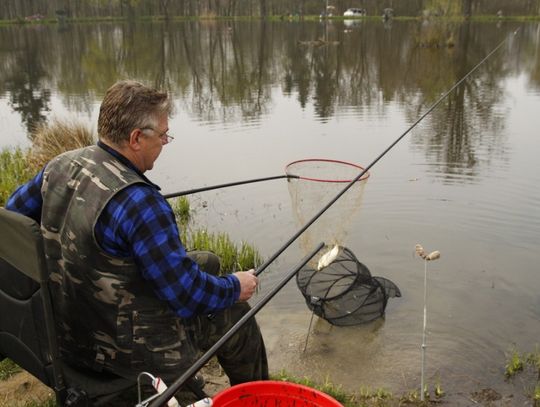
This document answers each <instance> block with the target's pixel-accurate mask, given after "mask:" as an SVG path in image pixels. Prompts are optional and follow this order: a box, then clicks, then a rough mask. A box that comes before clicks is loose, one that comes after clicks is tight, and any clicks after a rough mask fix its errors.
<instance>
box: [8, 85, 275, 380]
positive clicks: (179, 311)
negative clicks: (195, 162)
mask: <svg viewBox="0 0 540 407" xmlns="http://www.w3.org/2000/svg"><path fill="white" fill-rule="evenodd" d="M171 112H172V101H171V100H170V99H169V98H168V95H167V94H166V93H164V92H160V91H158V90H155V89H151V88H149V87H146V86H144V85H142V84H140V83H138V82H135V81H129V80H127V81H120V82H117V83H116V84H114V85H113V86H112V87H111V88H109V89H108V90H107V92H106V94H105V97H104V99H103V102H102V104H101V107H100V111H99V118H98V136H99V141H98V143H97V145H94V146H89V147H85V148H82V149H78V150H74V151H69V152H67V153H64V154H61V155H59V156H57V157H55V158H54V159H52V160H51V161H50V162H49V163H47V164H46V165H45V167H44V168H43V169H42V170H41V171H40V172H39V173H38V174H37V175H36V176H35V177H34V178H33V179H32V180H30V181H29V182H28V183H26V184H24V185H22V186H20V187H19V188H18V189H17V190H16V191H15V192H14V193H13V194H12V195H11V197H10V198H9V200H8V202H7V205H6V208H7V209H9V210H12V211H16V212H19V213H21V214H23V215H26V216H29V217H31V218H33V219H35V220H36V221H37V222H38V223H40V224H41V230H42V232H43V236H44V246H45V253H46V257H47V261H48V268H49V270H51V277H50V282H51V285H50V286H51V291H52V294H53V301H54V304H53V305H54V310H55V316H56V322H57V326H56V329H57V333H58V337H59V340H60V343H59V345H60V350H61V355H62V357H63V359H64V360H65V361H66V362H68V363H71V364H73V365H79V366H84V367H87V368H90V369H93V370H96V371H109V372H113V373H116V374H118V375H120V376H122V377H126V378H129V379H134V380H135V379H136V377H137V375H138V374H139V373H140V372H141V371H148V372H150V373H152V374H154V375H156V376H160V377H161V378H162V379H164V380H165V381H166V382H167V381H169V382H170V381H173V380H174V379H175V378H176V377H177V376H179V375H180V374H182V373H183V372H184V371H186V370H187V369H188V368H189V367H190V366H191V365H192V364H193V362H194V361H195V360H196V359H197V357H198V355H199V353H200V352H201V351H204V350H206V349H208V348H210V347H211V346H212V345H213V344H214V343H216V342H217V341H218V340H219V338H220V337H221V336H222V335H223V334H224V333H225V332H227V331H228V329H229V328H230V327H231V326H232V325H234V323H236V322H237V321H238V320H239V319H240V318H241V317H242V316H243V315H244V314H245V313H246V312H247V311H248V310H249V305H248V304H247V302H246V301H247V300H248V299H249V298H251V296H252V295H253V293H254V292H255V289H256V287H257V283H258V281H257V277H256V276H255V275H254V274H253V272H252V271H240V272H236V273H234V274H230V275H226V276H222V277H217V274H218V271H219V259H218V258H217V256H215V255H213V254H211V253H206V252H197V253H195V252H194V253H189V254H188V253H186V250H185V248H184V247H183V245H182V242H181V241H180V237H179V233H178V228H177V225H176V222H175V218H174V214H173V211H172V209H171V207H170V205H169V204H168V203H167V201H166V200H165V198H164V197H163V196H162V195H161V193H160V192H159V187H158V186H157V185H155V184H153V183H152V182H151V181H150V180H148V178H146V177H145V176H144V172H146V171H147V170H150V169H152V167H153V165H154V162H155V161H156V160H157V158H158V157H159V155H160V153H161V150H162V148H163V146H164V145H166V144H168V143H169V142H171V141H172V139H173V137H172V136H170V135H169V134H168V131H169V127H168V118H169V116H170V115H171ZM209 315H210V316H209ZM217 357H218V360H219V362H220V364H221V365H222V367H223V369H224V370H225V372H226V374H227V376H228V377H229V381H230V383H231V385H234V384H238V383H243V382H247V381H253V380H265V379H268V364H267V358H266V350H265V346H264V341H263V339H262V336H261V333H260V330H259V327H258V325H257V323H256V321H255V319H254V318H252V319H251V320H249V321H248V322H247V323H246V324H245V325H244V326H243V327H242V329H241V330H239V331H238V332H237V333H236V334H235V335H234V336H233V337H232V338H231V339H230V340H228V341H227V342H226V343H225V344H224V346H222V347H221V348H220V350H219V352H218V353H217Z"/></svg>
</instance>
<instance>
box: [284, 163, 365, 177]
mask: <svg viewBox="0 0 540 407" xmlns="http://www.w3.org/2000/svg"><path fill="white" fill-rule="evenodd" d="M363 170H364V167H361V166H360V165H357V164H353V163H350V162H347V161H341V160H330V159H327V158H305V159H302V160H296V161H293V162H290V163H289V164H287V165H286V166H285V174H287V175H288V176H293V177H295V178H296V177H298V179H301V180H304V181H314V182H330V183H345V182H346V183H349V182H351V181H352V180H353V179H354V178H356V176H357V175H358V174H359V173H360V172H361V171H363ZM319 174H320V175H319ZM368 178H369V172H366V173H365V174H364V175H363V176H362V177H360V179H359V180H358V181H357V182H362V181H364V182H365V181H367V179H368Z"/></svg>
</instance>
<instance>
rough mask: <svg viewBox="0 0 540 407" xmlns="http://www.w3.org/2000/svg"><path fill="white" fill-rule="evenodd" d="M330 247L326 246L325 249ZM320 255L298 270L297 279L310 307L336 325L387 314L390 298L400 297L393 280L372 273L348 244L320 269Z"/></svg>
mask: <svg viewBox="0 0 540 407" xmlns="http://www.w3.org/2000/svg"><path fill="white" fill-rule="evenodd" d="M329 249H330V247H327V251H326V252H328V250H329ZM324 253H325V251H323V255H324ZM319 259H320V257H319ZM319 259H317V258H316V259H314V260H313V261H312V262H310V263H308V265H307V266H306V267H304V268H302V269H301V270H300V271H299V272H298V274H297V275H296V283H297V285H298V288H299V289H300V292H301V293H302V295H303V296H304V298H305V300H306V304H307V306H308V308H309V309H310V310H312V311H313V313H315V315H317V316H319V317H321V318H323V319H325V320H326V321H328V322H329V323H331V324H333V325H340V326H347V325H358V324H362V323H366V322H370V321H373V320H374V319H377V318H379V317H381V316H383V315H384V312H385V309H386V305H387V302H388V299H389V298H392V297H401V292H400V291H399V288H398V287H397V286H396V285H395V284H394V283H393V282H392V281H390V280H388V279H386V278H383V277H372V276H371V273H370V272H369V270H368V268H367V267H366V266H365V265H364V264H362V263H361V262H360V261H358V259H357V258H356V256H355V255H354V254H353V252H352V251H351V250H349V249H348V248H346V247H339V252H338V254H337V257H336V258H335V259H334V260H333V261H332V262H331V263H330V264H329V265H328V266H326V267H323V268H322V269H320V270H318V266H317V265H318V260H319Z"/></svg>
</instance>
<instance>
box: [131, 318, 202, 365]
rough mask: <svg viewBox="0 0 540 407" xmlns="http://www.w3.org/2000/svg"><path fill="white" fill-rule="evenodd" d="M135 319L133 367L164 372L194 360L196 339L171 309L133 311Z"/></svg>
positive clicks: (133, 319)
mask: <svg viewBox="0 0 540 407" xmlns="http://www.w3.org/2000/svg"><path fill="white" fill-rule="evenodd" d="M132 321H133V353H132V368H145V369H151V370H154V371H162V370H164V369H165V370H168V369H178V368H180V367H181V365H183V364H184V363H186V362H188V363H191V361H192V357H193V356H194V355H195V348H194V346H193V341H192V340H191V338H190V337H188V335H186V330H185V328H184V325H183V324H182V323H181V322H180V320H179V319H178V318H176V317H175V316H174V314H172V312H169V311H161V310H160V311H134V312H133V313H132Z"/></svg>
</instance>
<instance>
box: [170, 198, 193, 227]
mask: <svg viewBox="0 0 540 407" xmlns="http://www.w3.org/2000/svg"><path fill="white" fill-rule="evenodd" d="M171 207H172V210H173V212H174V216H175V217H176V221H177V222H178V224H179V225H180V227H181V228H182V229H185V228H186V227H187V225H188V223H189V221H190V220H191V205H190V203H189V199H188V198H187V197H185V196H181V197H179V198H176V199H174V200H173V201H172V202H171Z"/></svg>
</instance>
